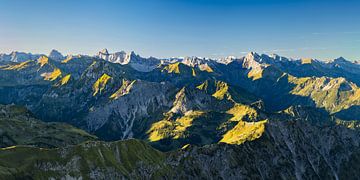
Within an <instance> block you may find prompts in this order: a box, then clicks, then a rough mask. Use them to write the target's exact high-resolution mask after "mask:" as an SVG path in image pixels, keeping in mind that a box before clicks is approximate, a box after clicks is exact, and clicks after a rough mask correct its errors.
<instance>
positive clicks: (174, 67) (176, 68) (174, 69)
mask: <svg viewBox="0 0 360 180" xmlns="http://www.w3.org/2000/svg"><path fill="white" fill-rule="evenodd" d="M163 70H165V71H167V72H168V73H175V74H180V62H177V63H173V64H168V65H167V66H165V67H164V68H163Z"/></svg>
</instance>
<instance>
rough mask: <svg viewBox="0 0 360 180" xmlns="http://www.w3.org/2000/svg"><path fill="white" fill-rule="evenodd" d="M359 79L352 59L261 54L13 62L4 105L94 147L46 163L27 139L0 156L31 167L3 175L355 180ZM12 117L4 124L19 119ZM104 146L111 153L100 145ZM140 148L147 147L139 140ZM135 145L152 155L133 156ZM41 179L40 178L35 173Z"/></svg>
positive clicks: (5, 70)
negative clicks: (20, 109) (26, 155)
mask: <svg viewBox="0 0 360 180" xmlns="http://www.w3.org/2000/svg"><path fill="white" fill-rule="evenodd" d="M3 57H5V56H3ZM359 75H360V69H359V64H357V63H353V62H350V61H346V60H345V59H343V58H339V59H336V60H334V61H331V62H322V61H319V60H315V59H300V60H294V59H290V58H285V57H281V56H278V55H265V54H262V55H260V54H257V53H255V52H251V53H249V54H247V55H246V56H244V57H239V58H236V57H228V58H225V59H220V60H211V59H207V58H200V57H185V58H169V59H157V58H154V57H149V58H143V57H141V56H140V55H137V54H135V53H134V52H130V53H126V52H124V51H121V52H117V53H109V52H108V50H106V49H104V50H102V51H100V52H99V53H98V54H97V55H95V56H88V55H76V56H75V55H67V56H63V55H62V54H61V53H60V52H58V51H56V50H53V51H52V52H51V53H50V54H49V55H48V56H46V55H39V56H37V57H32V56H31V57H30V56H29V58H27V59H22V60H19V59H18V60H16V61H15V60H12V59H10V60H9V59H8V58H3V59H1V65H0V77H1V79H0V104H16V105H18V106H24V107H26V108H27V109H29V110H30V111H31V112H32V117H31V118H32V119H40V120H42V121H45V122H46V123H45V122H41V121H39V122H38V121H36V122H37V123H39V124H40V125H38V127H40V128H44V129H46V128H45V127H47V128H48V129H53V128H55V129H58V128H59V130H58V131H55V132H57V133H59V136H60V137H67V136H70V135H69V134H68V133H66V132H67V131H66V130H62V129H61V127H57V126H55V125H54V127H53V126H52V125H47V123H52V122H61V123H67V124H71V125H72V126H75V127H76V128H79V129H82V130H84V131H86V133H85V132H82V133H80V135H82V136H81V137H83V136H85V137H87V138H84V139H83V140H81V141H76V142H74V141H70V142H71V143H69V142H67V141H66V140H64V144H65V145H64V146H65V147H64V148H58V149H51V148H50V149H49V150H46V152H42V151H41V149H39V148H44V147H42V146H39V145H38V144H40V143H25V142H26V141H23V140H18V141H16V142H18V143H13V144H12V145H16V147H13V148H5V149H1V150H0V157H2V158H5V159H11V158H14V157H15V156H17V155H19V156H20V155H21V156H23V157H24V154H23V153H25V152H32V153H34V157H33V158H30V159H28V161H27V163H28V164H26V166H24V168H16V167H17V166H19V164H17V163H18V162H17V161H14V162H13V163H10V162H4V161H1V160H0V174H1V173H3V174H2V175H6V177H17V176H19V177H23V176H31V177H39V178H50V177H54V178H56V177H64V176H69V177H76V178H80V177H82V178H110V177H119V178H121V177H123V178H130V179H131V178H144V177H154V178H178V179H183V178H195V177H203V178H211V177H209V172H211V173H210V174H212V175H213V178H225V179H228V178H230V179H231V178H236V177H240V178H243V179H248V178H255V179H258V178H259V179H261V178H262V179H268V178H271V179H273V178H280V179H285V178H286V177H293V178H294V179H307V178H314V179H318V178H319V179H320V178H324V177H326V178H330V179H337V178H345V177H349V174H346V171H345V169H344V168H345V167H351V166H354V164H356V163H357V158H358V157H359V136H358V135H359V134H358V133H359V130H358V129H359V127H360V124H359V120H360V116H359V114H360V108H359V107H360V89H359V83H360V76H359ZM7 106H9V105H5V106H4V107H7ZM1 107H2V106H1ZM0 110H1V108H0ZM5 110H6V108H5ZM5 110H4V112H6V111H7V110H6V111H5ZM0 113H1V112H0ZM5 114H8V113H5ZM0 115H1V114H0ZM5 117H7V119H4V120H2V121H3V122H7V121H8V120H9V119H16V120H17V121H15V123H17V122H18V119H19V117H16V118H9V116H5ZM22 117H23V116H20V119H21V118H22ZM24 117H27V116H26V115H25V116H24ZM9 122H10V123H14V122H13V121H9ZM31 124H32V123H17V125H18V126H19V128H17V129H30V130H31V126H32V125H31ZM29 126H30V128H29ZM72 126H71V127H72ZM4 127H8V126H4ZM0 128H1V127H0ZM1 130H2V129H0V132H2V131H1ZM51 132H53V131H51ZM76 132H80V131H77V130H76ZM31 133H32V134H35V135H36V133H34V132H31ZM62 133H63V134H62ZM87 133H89V134H93V135H89V134H87ZM323 134H326V135H325V136H323ZM46 136H48V135H46ZM49 136H50V135H49ZM71 136H76V135H71ZM96 137H98V139H99V140H102V141H112V142H97V141H95V142H93V141H94V140H95V139H96ZM48 138H49V137H48ZM51 138H54V137H52V135H51ZM51 138H50V139H51ZM133 138H135V139H139V140H129V139H133ZM13 139H14V138H13ZM20 139H22V138H20ZM35 139H36V138H35ZM40 139H41V138H40ZM87 140H90V141H92V142H84V141H87ZM118 140H125V141H118ZM56 142H57V141H56ZM80 142H84V143H82V144H80V145H74V144H78V143H80ZM8 144H9V143H8ZM60 144H61V143H60ZM133 145H134V148H135V149H138V150H139V151H141V152H138V153H145V154H144V155H145V156H141V155H138V154H132V153H131V152H130V151H128V150H127V149H126V148H127V147H128V148H130V149H131V148H132V146H133ZM148 145H151V146H152V147H150V146H148ZM9 146H10V145H9ZM53 146H55V147H57V146H58V145H53ZM53 146H49V147H53ZM67 146H68V147H67ZM154 148H155V149H154ZM156 149H157V150H156ZM158 150H160V151H168V152H169V153H162V152H160V151H158ZM79 152H81V153H79ZM124 153H125V154H124ZM59 154H61V155H59ZM43 155H44V157H42V156H43ZM119 155H121V156H119ZM123 155H124V156H126V157H131V159H123V158H124V157H123ZM335 155H336V156H335ZM49 156H54V157H53V158H49ZM187 157H191V158H190V159H192V160H189V159H188V158H187ZM128 161H129V162H128ZM36 162H41V163H39V164H36ZM71 163H73V164H71ZM69 166H71V168H69ZM267 167H276V168H267ZM14 168H15V169H14ZM32 168H39V171H38V172H36V173H35V174H30V175H29V174H27V173H26V172H27V171H31V169H32ZM59 169H62V170H61V171H60V170H59ZM357 169H358V167H357V166H356V165H355V168H354V170H351V171H348V172H349V173H350V174H351V173H353V174H357V171H356V170H357ZM73 170H74V171H73ZM260 170H261V171H260ZM175 172H177V175H178V176H175Z"/></svg>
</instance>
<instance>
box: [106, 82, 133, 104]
mask: <svg viewBox="0 0 360 180" xmlns="http://www.w3.org/2000/svg"><path fill="white" fill-rule="evenodd" d="M135 82H136V80H133V81H129V80H125V79H123V80H122V85H121V87H120V88H119V89H118V90H117V91H116V92H115V93H114V94H112V95H111V96H110V98H111V99H118V98H119V97H121V96H124V95H126V94H128V93H129V92H130V90H131V88H132V86H133V85H134V83H135Z"/></svg>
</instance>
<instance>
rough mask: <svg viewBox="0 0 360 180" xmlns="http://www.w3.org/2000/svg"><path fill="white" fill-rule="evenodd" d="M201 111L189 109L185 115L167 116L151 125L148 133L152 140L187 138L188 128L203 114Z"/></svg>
mask: <svg viewBox="0 0 360 180" xmlns="http://www.w3.org/2000/svg"><path fill="white" fill-rule="evenodd" d="M203 114H204V112H201V111H189V112H187V113H186V114H185V115H184V116H182V117H178V118H176V119H175V120H172V119H171V117H167V118H165V119H164V120H161V121H158V122H156V123H154V124H152V125H151V127H150V129H149V131H148V134H149V140H150V141H159V140H162V139H166V138H172V139H179V138H185V136H186V130H187V128H188V127H191V126H192V122H193V120H194V119H196V118H198V117H200V116H201V115H203Z"/></svg>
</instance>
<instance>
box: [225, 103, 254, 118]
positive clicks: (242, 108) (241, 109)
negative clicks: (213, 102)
mask: <svg viewBox="0 0 360 180" xmlns="http://www.w3.org/2000/svg"><path fill="white" fill-rule="evenodd" d="M227 113H228V114H231V115H232V116H233V117H231V118H230V119H229V120H230V121H242V120H247V121H256V120H257V119H258V117H259V114H258V112H257V111H256V110H255V109H254V108H252V107H250V106H247V105H243V104H235V105H234V107H232V108H231V109H229V110H228V111H227Z"/></svg>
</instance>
